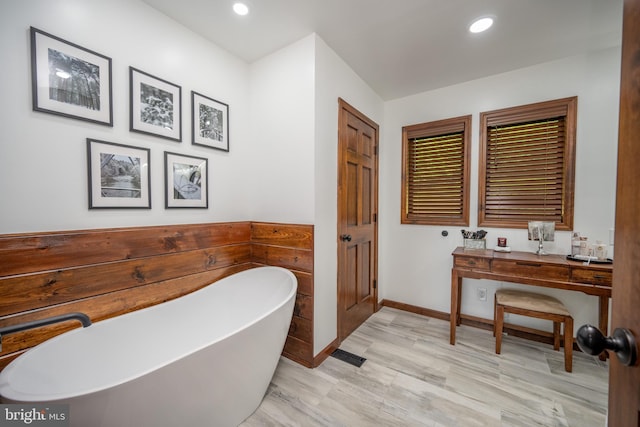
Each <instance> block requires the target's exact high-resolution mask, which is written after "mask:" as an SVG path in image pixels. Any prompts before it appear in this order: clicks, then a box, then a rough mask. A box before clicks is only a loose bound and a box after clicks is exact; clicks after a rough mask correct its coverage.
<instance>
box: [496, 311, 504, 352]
mask: <svg viewBox="0 0 640 427" xmlns="http://www.w3.org/2000/svg"><path fill="white" fill-rule="evenodd" d="M495 323H496V354H500V347H502V328H503V326H504V307H503V306H501V305H497V306H496V322H495Z"/></svg>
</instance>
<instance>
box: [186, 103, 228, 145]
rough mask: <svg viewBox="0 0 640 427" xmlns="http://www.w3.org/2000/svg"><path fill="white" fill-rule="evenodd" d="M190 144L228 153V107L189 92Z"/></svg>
mask: <svg viewBox="0 0 640 427" xmlns="http://www.w3.org/2000/svg"><path fill="white" fill-rule="evenodd" d="M191 143H192V144H193V145H200V146H203V147H209V148H214V149H216V150H222V151H227V152H228V151H229V105H227V104H225V103H224V102H220V101H218V100H215V99H213V98H210V97H208V96H206V95H203V94H201V93H198V92H195V91H191Z"/></svg>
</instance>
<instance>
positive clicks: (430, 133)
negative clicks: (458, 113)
mask: <svg viewBox="0 0 640 427" xmlns="http://www.w3.org/2000/svg"><path fill="white" fill-rule="evenodd" d="M470 134H471V116H464V117H457V118H452V119H446V120H440V121H436V122H429V123H421V124H417V125H412V126H405V127H403V128H402V214H401V222H402V223H403V224H425V225H469V156H470V139H471V135H470Z"/></svg>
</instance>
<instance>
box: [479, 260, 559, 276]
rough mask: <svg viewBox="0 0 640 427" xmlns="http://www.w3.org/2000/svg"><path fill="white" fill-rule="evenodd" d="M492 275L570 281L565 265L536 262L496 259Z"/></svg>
mask: <svg viewBox="0 0 640 427" xmlns="http://www.w3.org/2000/svg"><path fill="white" fill-rule="evenodd" d="M491 272H492V273H497V274H508V275H510V276H522V277H531V278H544V279H547V280H564V281H568V280H569V267H568V266H563V265H553V264H545V263H543V262H536V261H511V260H502V259H494V260H493V267H492V268H491Z"/></svg>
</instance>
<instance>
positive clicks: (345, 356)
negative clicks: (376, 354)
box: [331, 349, 367, 368]
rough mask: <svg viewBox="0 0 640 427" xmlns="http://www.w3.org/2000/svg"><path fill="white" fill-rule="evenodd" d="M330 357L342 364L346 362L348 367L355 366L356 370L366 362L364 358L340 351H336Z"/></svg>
mask: <svg viewBox="0 0 640 427" xmlns="http://www.w3.org/2000/svg"><path fill="white" fill-rule="evenodd" d="M331 356H332V357H335V358H336V359H338V360H342V361H343V362H347V363H348V364H350V365H353V366H357V367H358V368H359V367H360V366H362V364H363V363H364V361H365V360H367V359H365V358H364V357H361V356H358V355H356V354H353V353H349V352H348V351H344V350H341V349H337V350H336V351H334V352H333V353H331Z"/></svg>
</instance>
